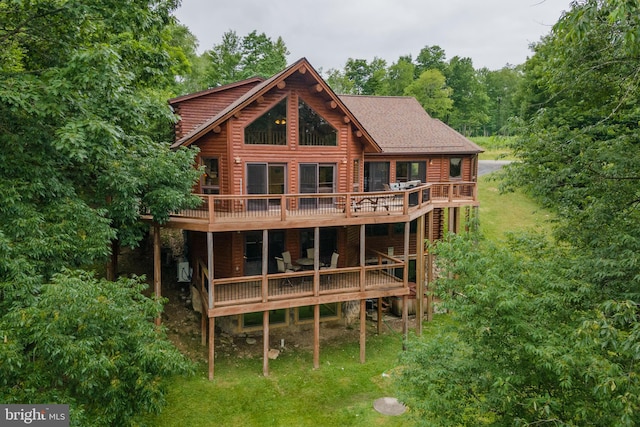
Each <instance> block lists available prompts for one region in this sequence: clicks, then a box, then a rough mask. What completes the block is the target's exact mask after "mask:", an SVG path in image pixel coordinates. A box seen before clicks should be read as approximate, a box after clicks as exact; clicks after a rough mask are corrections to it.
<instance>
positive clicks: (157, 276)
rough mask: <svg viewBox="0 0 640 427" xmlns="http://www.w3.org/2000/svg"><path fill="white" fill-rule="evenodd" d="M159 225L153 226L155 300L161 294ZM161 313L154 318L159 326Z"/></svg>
mask: <svg viewBox="0 0 640 427" xmlns="http://www.w3.org/2000/svg"><path fill="white" fill-rule="evenodd" d="M160 250H161V248H160V227H159V226H158V225H154V226H153V293H154V297H155V298H156V300H158V299H160V297H161V296H162V260H161V255H160ZM161 322H162V318H161V315H160V314H158V317H156V319H155V324H156V325H157V326H160V323H161Z"/></svg>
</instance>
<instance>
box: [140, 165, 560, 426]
mask: <svg viewBox="0 0 640 427" xmlns="http://www.w3.org/2000/svg"><path fill="white" fill-rule="evenodd" d="M498 185H499V182H497V181H493V180H491V175H488V176H484V177H482V178H481V179H480V181H479V194H480V203H481V205H480V225H481V228H482V230H483V233H484V234H485V236H486V237H487V238H488V239H491V240H494V241H495V240H501V239H502V238H503V236H504V232H505V231H517V230H527V229H541V230H543V231H548V230H549V228H550V225H549V224H548V222H547V220H548V219H549V214H548V213H546V212H545V211H543V210H541V209H540V208H538V207H537V206H536V204H535V203H533V202H532V201H531V200H530V199H529V198H527V197H526V196H525V195H524V194H522V193H518V192H516V193H510V194H505V195H501V194H499V192H498ZM435 317H436V320H435V321H434V322H431V323H425V325H424V326H425V328H424V335H423V336H428V335H429V330H430V329H433V328H437V327H438V325H439V324H440V322H442V321H448V318H447V317H446V316H445V315H440V316H438V315H436V316H435ZM356 327H357V326H356ZM310 333H311V332H310ZM321 337H322V331H321ZM341 341H343V342H333V343H326V344H325V343H323V344H321V348H320V364H321V367H320V369H318V370H313V369H312V366H313V355H312V353H311V351H301V350H300V351H298V350H294V351H285V352H283V353H282V354H281V355H280V357H278V359H276V360H271V361H270V363H269V368H270V375H269V377H264V376H263V375H262V359H261V358H260V357H256V358H253V359H247V358H244V359H242V358H238V357H236V356H235V355H233V354H232V355H231V356H225V355H223V354H221V355H220V354H219V353H218V354H219V355H220V357H219V358H217V359H216V365H215V369H216V371H215V379H214V381H209V380H208V379H207V367H206V365H205V364H201V365H199V366H198V370H197V373H196V375H195V376H193V377H177V378H172V379H170V380H169V381H168V385H167V386H168V390H169V393H168V396H167V406H166V407H165V409H164V410H163V412H162V413H161V414H159V415H156V416H146V417H145V418H144V419H142V420H141V423H142V424H145V425H151V426H160V427H172V426H184V425H188V426H192V427H198V426H212V425H215V426H237V425H242V426H300V427H304V426H333V425H346V426H391V427H394V426H408V425H412V421H411V419H410V418H409V414H408V413H407V414H404V415H401V416H397V417H391V416H385V415H382V414H379V413H378V412H376V411H375V410H374V409H373V401H374V400H375V399H377V398H380V397H384V396H394V394H395V393H394V392H395V389H394V384H393V376H394V369H395V368H396V367H397V366H398V364H399V360H398V356H399V353H400V352H401V348H402V342H401V337H400V336H399V335H398V334H397V333H394V332H387V333H384V334H382V335H380V336H378V335H376V334H375V333H374V329H373V328H370V329H369V330H368V331H367V344H366V345H367V347H366V355H367V361H366V363H365V364H360V362H359V344H358V342H357V340H356V341H355V342H354V341H353V340H347V339H344V340H341ZM383 374H384V375H383Z"/></svg>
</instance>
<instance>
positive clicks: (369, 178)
mask: <svg viewBox="0 0 640 427" xmlns="http://www.w3.org/2000/svg"><path fill="white" fill-rule="evenodd" d="M384 184H389V162H364V191H384Z"/></svg>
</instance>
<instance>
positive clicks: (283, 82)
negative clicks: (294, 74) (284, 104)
mask: <svg viewBox="0 0 640 427" xmlns="http://www.w3.org/2000/svg"><path fill="white" fill-rule="evenodd" d="M276 87H277V88H278V89H284V88H285V87H287V83H285V81H284V80H282V81H280V82H278V84H276Z"/></svg>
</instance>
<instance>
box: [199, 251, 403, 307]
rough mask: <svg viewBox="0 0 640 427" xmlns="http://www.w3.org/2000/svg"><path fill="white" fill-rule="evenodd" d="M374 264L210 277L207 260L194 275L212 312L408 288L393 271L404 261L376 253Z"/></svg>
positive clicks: (333, 299) (396, 292)
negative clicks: (218, 277) (293, 271)
mask: <svg viewBox="0 0 640 427" xmlns="http://www.w3.org/2000/svg"><path fill="white" fill-rule="evenodd" d="M375 259H376V261H375V262H374V263H373V265H363V266H359V267H346V268H333V269H321V270H307V271H298V272H295V273H276V274H266V275H257V276H243V277H231V278H220V279H214V280H210V277H209V272H208V270H207V267H206V265H205V264H204V263H203V262H198V264H197V266H196V271H195V276H194V281H195V284H196V287H197V288H198V290H199V292H200V295H201V297H202V302H203V309H204V312H206V313H208V316H209V317H217V316H226V315H235V314H242V313H250V312H256V311H264V310H274V309H279V308H291V307H300V306H307V305H314V304H323V303H331V302H339V301H349V300H357V299H367V298H380V297H387V296H402V295H408V294H409V289H408V287H407V286H406V285H405V284H404V281H403V279H402V278H398V277H397V275H396V274H395V273H397V272H398V271H397V270H398V269H399V270H400V272H402V269H403V268H404V266H405V263H404V262H403V261H402V260H401V259H399V258H394V257H392V256H388V255H386V254H383V253H379V252H377V253H375Z"/></svg>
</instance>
